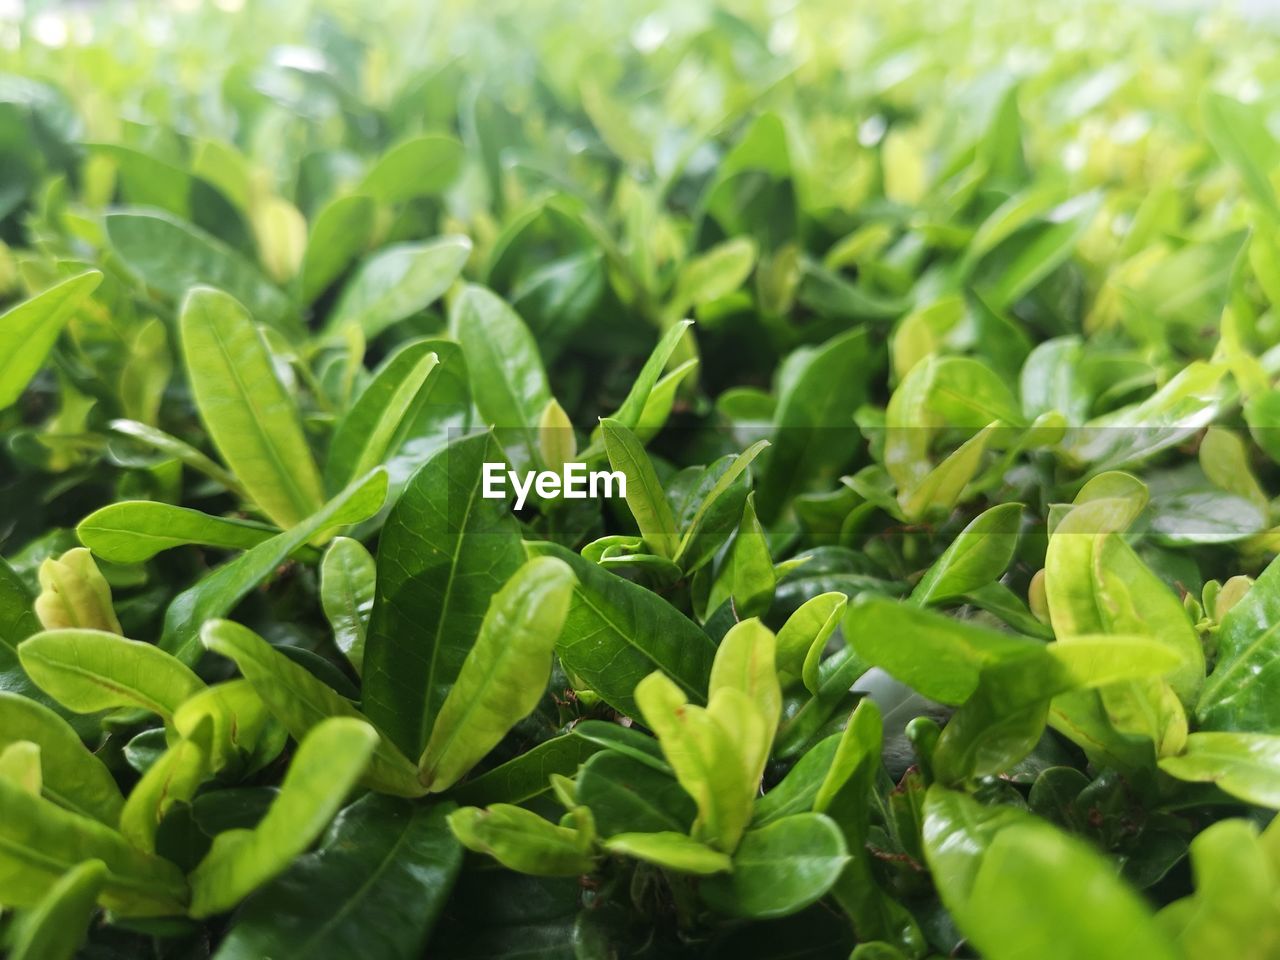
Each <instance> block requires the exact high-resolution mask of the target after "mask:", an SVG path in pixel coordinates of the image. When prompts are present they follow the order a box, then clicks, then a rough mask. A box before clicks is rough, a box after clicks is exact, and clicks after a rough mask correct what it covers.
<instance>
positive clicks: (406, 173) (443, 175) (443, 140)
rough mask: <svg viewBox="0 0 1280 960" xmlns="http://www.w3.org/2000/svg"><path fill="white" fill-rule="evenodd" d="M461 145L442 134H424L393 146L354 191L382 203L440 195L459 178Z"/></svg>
mask: <svg viewBox="0 0 1280 960" xmlns="http://www.w3.org/2000/svg"><path fill="white" fill-rule="evenodd" d="M461 166H462V144H461V143H459V142H458V141H457V140H455V139H454V138H453V137H449V136H444V135H442V134H434V133H433V134H424V135H422V136H419V137H413V138H411V139H409V140H405V141H403V142H401V143H398V144H396V145H395V146H394V147H392V148H391V149H390V150H388V151H387V152H386V153H384V154H383V155H382V156H381V157H379V158H378V161H377V163H375V164H374V165H373V167H372V169H370V170H369V172H368V173H366V174H365V176H364V179H363V180H362V181H361V182H360V186H359V187H358V188H357V192H358V193H363V194H366V195H368V196H370V197H373V198H374V199H375V200H378V201H380V202H382V203H398V202H400V201H402V200H409V199H411V198H413V197H425V196H431V195H432V194H436V193H440V192H441V191H442V190H444V188H445V187H447V186H448V185H449V184H450V183H451V182H452V181H453V180H454V178H455V177H457V175H458V170H459V168H460V167H461Z"/></svg>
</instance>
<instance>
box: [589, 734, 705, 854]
mask: <svg viewBox="0 0 1280 960" xmlns="http://www.w3.org/2000/svg"><path fill="white" fill-rule="evenodd" d="M575 795H576V798H577V802H578V803H580V804H582V805H583V806H585V807H588V808H590V810H591V813H592V816H593V817H594V819H595V822H596V828H597V829H598V830H599V831H600V835H601V836H602V837H612V836H614V835H615V834H619V833H630V834H634V833H664V832H675V833H682V834H685V833H688V832H689V829H690V827H691V826H692V825H693V819H694V817H695V816H696V815H697V808H696V807H695V806H694V802H693V799H692V798H691V797H690V796H689V794H687V793H686V792H685V791H684V789H683V788H682V787H681V786H680V784H679V783H677V782H676V781H675V779H674V778H673V777H672V776H671V774H670V772H665V773H664V772H662V771H659V770H656V769H654V768H653V767H652V766H650V765H647V764H645V763H643V762H641V761H639V760H635V759H633V758H632V757H629V756H627V755H625V754H622V753H616V752H614V751H612V750H604V751H602V752H600V753H597V754H596V755H595V756H593V757H592V758H591V759H590V760H588V761H587V762H586V763H585V764H583V765H582V770H581V771H580V772H579V773H578V777H577V786H576V790H575Z"/></svg>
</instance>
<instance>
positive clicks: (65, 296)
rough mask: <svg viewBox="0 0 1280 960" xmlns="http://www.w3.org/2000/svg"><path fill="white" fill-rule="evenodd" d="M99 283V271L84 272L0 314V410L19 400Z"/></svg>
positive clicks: (100, 280) (100, 276)
mask: <svg viewBox="0 0 1280 960" xmlns="http://www.w3.org/2000/svg"><path fill="white" fill-rule="evenodd" d="M101 282H102V272H101V271H99V270H87V271H85V272H84V273H81V274H78V275H76V276H74V277H69V278H67V279H65V280H62V281H60V282H58V283H57V284H55V285H54V286H52V287H50V288H49V289H48V290H45V291H43V292H42V293H38V294H36V295H35V296H34V297H32V298H31V299H29V300H24V301H23V302H22V303H20V304H18V305H17V306H15V307H11V308H9V309H8V310H7V311H5V312H4V313H3V314H0V410H3V409H4V408H5V407H8V406H12V405H13V404H14V403H16V402H17V400H18V398H19V397H20V396H22V391H23V390H25V389H26V388H27V384H28V383H30V382H31V378H32V377H34V376H35V375H36V372H37V371H38V370H39V369H40V366H41V365H42V364H43V363H44V360H45V357H46V356H48V353H49V351H50V350H51V349H52V348H53V344H54V342H55V341H56V340H57V339H58V334H60V333H61V332H62V328H63V326H65V325H66V322H67V321H68V320H69V319H70V318H71V315H72V314H73V313H74V312H75V310H76V308H77V307H79V306H80V304H81V303H82V302H84V299H85V297H87V296H89V294H91V293H93V291H94V290H96V289H97V287H98V284H99V283H101Z"/></svg>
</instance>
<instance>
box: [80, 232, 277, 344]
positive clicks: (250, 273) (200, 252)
mask: <svg viewBox="0 0 1280 960" xmlns="http://www.w3.org/2000/svg"><path fill="white" fill-rule="evenodd" d="M105 224H106V231H107V240H108V241H109V242H110V244H111V248H112V249H113V250H114V251H115V253H116V255H117V256H119V257H120V259H121V260H123V261H124V263H125V265H126V266H127V267H128V268H129V269H130V270H131V271H133V272H134V273H135V274H137V275H138V277H139V278H140V279H141V280H142V281H143V282H144V283H145V284H146V285H147V286H149V287H153V288H155V289H156V290H159V291H160V292H161V293H163V294H164V295H165V296H166V297H168V298H169V299H171V300H173V301H178V300H181V299H182V298H183V297H185V296H186V294H187V291H188V290H190V289H191V288H192V287H204V286H208V287H216V288H217V289H219V290H222V291H225V294H226V295H227V296H229V297H232V298H234V299H235V300H236V301H237V302H239V303H241V304H243V305H244V308H245V309H247V310H248V311H249V313H250V314H251V315H252V316H253V318H254V319H255V320H257V321H259V322H260V323H265V324H267V325H268V326H272V327H277V328H280V329H282V330H290V329H296V327H297V325H298V324H297V317H296V313H297V312H296V310H295V308H294V306H293V304H291V303H290V302H289V299H288V297H286V296H285V295H284V294H283V293H282V292H281V291H280V290H279V289H278V288H277V287H275V286H274V285H272V283H271V282H270V281H269V280H267V278H266V277H264V276H263V275H262V273H261V272H259V270H258V268H257V266H256V265H254V264H253V263H251V262H249V261H248V260H247V259H245V258H244V257H243V256H242V255H241V254H240V253H238V252H237V251H235V250H232V249H231V248H230V247H228V246H226V245H225V244H224V243H223V242H222V241H221V240H218V239H217V238H215V237H212V236H210V235H209V234H207V233H205V232H204V231H203V230H200V229H199V228H197V227H194V226H192V225H191V224H189V223H185V222H183V221H181V220H179V219H177V218H176V217H173V216H171V215H170V214H167V213H160V212H155V211H153V212H146V211H142V210H136V211H134V210H122V211H119V212H116V213H109V214H107V216H106V218H105Z"/></svg>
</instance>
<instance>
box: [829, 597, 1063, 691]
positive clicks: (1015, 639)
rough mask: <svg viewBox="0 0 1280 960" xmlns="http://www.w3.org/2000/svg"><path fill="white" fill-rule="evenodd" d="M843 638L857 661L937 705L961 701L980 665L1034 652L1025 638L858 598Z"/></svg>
mask: <svg viewBox="0 0 1280 960" xmlns="http://www.w3.org/2000/svg"><path fill="white" fill-rule="evenodd" d="M844 634H845V639H846V640H847V641H848V643H849V645H850V646H851V647H852V648H853V649H854V650H855V651H856V652H857V654H858V656H860V657H861V658H862V659H863V660H865V661H866V662H868V663H872V664H875V665H876V666H878V667H882V668H884V669H885V670H886V671H888V672H889V673H890V674H892V675H893V676H894V678H896V679H898V680H901V681H902V682H903V683H905V684H907V685H908V686H910V687H912V688H913V689H915V690H917V691H919V692H920V693H922V694H924V695H925V696H926V697H929V698H930V699H932V700H938V701H940V702H942V703H963V702H964V701H965V700H966V699H968V697H969V695H970V694H971V693H972V692H973V691H974V690H975V689H976V688H977V685H978V675H979V672H980V671H981V669H982V668H983V666H985V665H986V664H989V663H993V662H995V661H998V660H1001V659H1006V658H1009V657H1016V656H1019V655H1020V654H1024V653H1026V652H1027V651H1028V650H1035V649H1037V648H1038V647H1039V646H1040V645H1039V644H1038V643H1037V642H1035V641H1033V640H1031V639H1029V638H1027V637H1019V636H1014V635H1011V634H1007V633H997V632H996V631H994V630H990V629H987V628H985V627H979V626H975V625H972V624H967V623H964V622H962V621H960V620H956V619H953V618H951V617H946V616H943V615H941V614H937V613H931V612H929V611H926V610H920V609H918V608H915V607H911V606H907V605H905V604H902V603H898V602H896V601H894V600H891V599H889V598H888V597H877V596H873V595H864V596H861V597H858V598H856V599H855V600H854V602H853V603H851V604H850V605H849V611H848V613H847V614H845V620H844Z"/></svg>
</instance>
